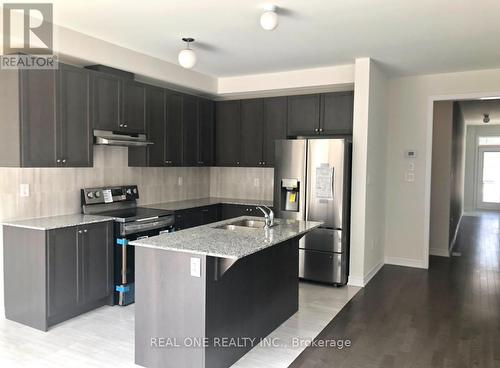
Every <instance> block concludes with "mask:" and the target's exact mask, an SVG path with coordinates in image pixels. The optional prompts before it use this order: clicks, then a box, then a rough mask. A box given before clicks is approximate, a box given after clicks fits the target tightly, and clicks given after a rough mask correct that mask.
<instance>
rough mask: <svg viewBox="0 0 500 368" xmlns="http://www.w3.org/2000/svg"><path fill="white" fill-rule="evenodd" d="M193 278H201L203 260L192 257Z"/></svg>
mask: <svg viewBox="0 0 500 368" xmlns="http://www.w3.org/2000/svg"><path fill="white" fill-rule="evenodd" d="M191 276H193V277H201V259H200V258H196V257H191Z"/></svg>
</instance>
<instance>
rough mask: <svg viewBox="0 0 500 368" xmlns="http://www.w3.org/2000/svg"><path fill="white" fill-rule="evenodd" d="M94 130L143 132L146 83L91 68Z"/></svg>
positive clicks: (144, 126)
mask: <svg viewBox="0 0 500 368" xmlns="http://www.w3.org/2000/svg"><path fill="white" fill-rule="evenodd" d="M91 75H92V122H93V127H94V129H100V130H111V131H121V132H125V133H144V132H145V131H146V86H145V85H143V84H142V83H139V82H135V81H134V80H127V79H122V78H120V77H118V76H114V75H111V74H106V73H101V72H95V71H92V74H91Z"/></svg>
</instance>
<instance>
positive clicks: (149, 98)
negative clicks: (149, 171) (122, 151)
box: [128, 86, 167, 167]
mask: <svg viewBox="0 0 500 368" xmlns="http://www.w3.org/2000/svg"><path fill="white" fill-rule="evenodd" d="M166 108H167V105H166V100H165V91H164V90H163V89H162V88H158V87H152V86H148V87H146V127H147V136H148V140H149V141H151V142H153V144H152V145H150V146H148V147H129V149H128V165H129V166H135V167H161V166H165V129H166Z"/></svg>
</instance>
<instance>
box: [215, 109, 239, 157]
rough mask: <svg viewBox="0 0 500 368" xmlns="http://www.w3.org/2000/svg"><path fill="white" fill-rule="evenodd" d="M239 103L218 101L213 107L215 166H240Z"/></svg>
mask: <svg viewBox="0 0 500 368" xmlns="http://www.w3.org/2000/svg"><path fill="white" fill-rule="evenodd" d="M240 137H241V103H240V101H238V100H234V101H220V102H217V103H216V105H215V162H216V164H217V166H240V165H241V161H240V160H241V158H240V157H241V149H240V148H241V147H240Z"/></svg>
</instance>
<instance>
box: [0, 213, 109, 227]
mask: <svg viewBox="0 0 500 368" xmlns="http://www.w3.org/2000/svg"><path fill="white" fill-rule="evenodd" d="M113 220H114V217H108V216H94V215H82V214H75V215H61V216H51V217H38V218H32V219H26V220H12V221H5V222H3V223H2V225H5V226H16V227H24V228H27V229H33V230H52V229H58V228H61V227H71V226H78V225H88V224H95V223H98V222H106V221H113Z"/></svg>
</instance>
